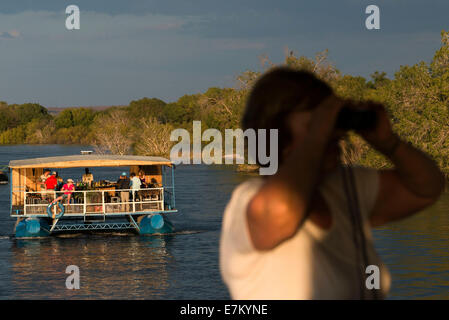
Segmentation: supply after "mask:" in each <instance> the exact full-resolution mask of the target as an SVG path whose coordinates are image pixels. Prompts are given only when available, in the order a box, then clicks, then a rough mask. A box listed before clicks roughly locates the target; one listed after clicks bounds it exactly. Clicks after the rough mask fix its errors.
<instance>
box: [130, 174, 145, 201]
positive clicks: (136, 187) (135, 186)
mask: <svg viewBox="0 0 449 320" xmlns="http://www.w3.org/2000/svg"><path fill="white" fill-rule="evenodd" d="M141 185H142V182H140V179H139V177H137V176H136V174H135V173H134V172H133V173H131V189H132V193H133V199H134V201H136V200H137V198H139V199H140V187H141Z"/></svg>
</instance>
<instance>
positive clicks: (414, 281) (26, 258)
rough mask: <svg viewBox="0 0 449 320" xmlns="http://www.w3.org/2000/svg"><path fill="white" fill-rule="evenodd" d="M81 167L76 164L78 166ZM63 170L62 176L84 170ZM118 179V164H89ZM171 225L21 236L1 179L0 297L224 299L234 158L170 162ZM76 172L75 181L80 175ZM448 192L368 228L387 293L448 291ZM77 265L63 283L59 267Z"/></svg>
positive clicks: (19, 151)
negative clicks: (388, 283)
mask: <svg viewBox="0 0 449 320" xmlns="http://www.w3.org/2000/svg"><path fill="white" fill-rule="evenodd" d="M84 149H86V147H82V146H57V145H50V146H2V147H0V165H4V164H8V162H9V160H11V159H24V158H33V157H44V156H57V155H71V154H79V152H80V150H84ZM76 170H78V171H76ZM76 170H73V169H72V171H70V170H66V171H64V172H60V173H61V175H62V176H63V177H64V178H68V177H71V178H76V177H77V176H79V177H80V176H81V174H82V170H80V169H76ZM92 171H93V172H94V174H95V178H96V179H99V178H109V179H116V178H117V176H118V175H119V174H120V172H121V169H120V168H115V169H111V168H105V169H101V170H100V169H95V170H92ZM175 172H176V174H175V177H176V178H175V183H176V204H177V207H178V209H179V211H180V213H179V214H177V215H176V216H174V217H173V218H172V219H171V220H172V222H173V223H174V225H175V228H176V232H175V233H174V234H172V235H163V236H136V235H129V234H125V233H111V234H90V235H85V234H75V235H72V236H70V237H50V238H48V239H39V240H36V239H34V240H20V239H16V238H14V236H13V226H14V220H13V219H11V218H10V217H9V192H10V190H9V186H0V299H70V298H74V299H108V298H111V299H228V298H229V295H228V293H227V290H226V288H225V286H224V285H223V283H222V281H221V278H220V273H219V269H218V240H219V235H220V227H221V218H222V213H223V209H224V207H225V205H226V203H227V201H228V200H229V198H230V195H231V192H232V190H233V188H234V187H235V186H236V185H238V184H239V183H241V182H242V181H244V180H245V179H246V178H248V175H247V174H242V173H237V172H236V171H235V170H234V169H233V168H232V167H231V166H203V165H196V166H179V167H177V168H176V171H175ZM79 177H78V179H79ZM448 213H449V192H446V193H445V194H444V195H443V196H442V198H441V199H440V201H439V202H438V203H436V204H435V205H434V206H433V207H431V208H429V209H427V210H425V211H423V212H422V213H419V214H417V215H415V216H413V217H412V218H409V219H407V220H404V221H401V222H398V223H395V224H391V225H389V226H387V227H383V228H380V229H376V230H375V231H374V236H375V244H376V248H377V250H378V252H379V254H380V256H381V257H382V258H383V260H384V262H385V263H386V264H387V266H388V267H389V269H390V271H391V273H392V277H393V283H392V290H391V292H390V296H389V298H390V299H449V250H448V248H449V215H448ZM69 265H77V266H78V267H79V269H80V287H81V288H80V289H79V290H68V289H66V287H65V281H66V278H67V277H68V274H66V273H65V271H66V267H67V266H69Z"/></svg>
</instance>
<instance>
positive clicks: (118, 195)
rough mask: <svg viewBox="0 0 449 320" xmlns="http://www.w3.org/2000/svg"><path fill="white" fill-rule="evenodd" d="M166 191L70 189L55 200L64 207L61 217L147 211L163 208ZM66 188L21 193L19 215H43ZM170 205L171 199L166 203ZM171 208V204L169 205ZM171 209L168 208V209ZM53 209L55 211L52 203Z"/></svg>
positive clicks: (151, 189)
mask: <svg viewBox="0 0 449 320" xmlns="http://www.w3.org/2000/svg"><path fill="white" fill-rule="evenodd" d="M164 191H165V192H164ZM167 191H168V190H164V188H163V187H160V188H142V189H139V190H133V189H112V188H111V189H107V188H105V189H97V190H75V191H71V195H70V203H68V197H64V199H61V200H59V203H61V204H63V206H64V216H70V215H71V216H95V215H123V214H129V213H139V212H148V211H164V209H165V205H166V204H167V202H165V201H166V199H164V195H165V194H167ZM64 193H67V191H54V190H45V191H26V192H24V207H23V215H25V216H36V215H47V208H48V206H49V204H50V203H52V202H53V200H55V199H56V198H58V197H60V196H62V195H64ZM169 203H170V204H171V200H170V202H169ZM169 207H171V205H169ZM169 209H171V208H169ZM52 210H54V211H53V212H55V213H56V212H57V208H56V205H55V206H53V208H52Z"/></svg>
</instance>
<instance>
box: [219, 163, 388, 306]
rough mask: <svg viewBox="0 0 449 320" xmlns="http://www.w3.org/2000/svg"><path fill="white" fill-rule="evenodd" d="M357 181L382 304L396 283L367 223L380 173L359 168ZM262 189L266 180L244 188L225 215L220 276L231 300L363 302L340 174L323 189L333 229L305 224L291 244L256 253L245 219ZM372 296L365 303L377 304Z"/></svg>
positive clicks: (238, 190)
mask: <svg viewBox="0 0 449 320" xmlns="http://www.w3.org/2000/svg"><path fill="white" fill-rule="evenodd" d="M354 176H355V180H356V189H357V194H358V198H359V204H360V211H361V214H362V216H363V217H362V220H363V227H364V232H365V237H366V248H367V249H366V251H367V257H368V265H376V266H378V267H379V270H380V289H379V290H376V291H377V298H384V297H385V296H386V294H387V293H388V291H389V289H390V282H391V277H390V274H389V272H388V270H387V268H386V267H385V266H384V264H383V263H382V261H381V260H380V258H379V256H378V255H377V253H376V251H375V249H374V246H373V241H372V234H371V227H370V226H369V221H368V218H369V215H370V213H371V211H372V209H373V206H374V203H375V200H376V197H377V192H378V185H379V182H378V180H379V179H378V174H377V172H376V170H372V169H367V168H354ZM262 184H263V179H262V178H255V179H250V180H248V181H246V182H244V183H242V184H240V185H239V186H238V187H237V188H236V189H235V190H234V192H233V194H232V198H231V200H230V202H229V203H228V205H227V207H226V209H225V213H224V218H223V226H222V233H221V241H220V271H221V274H222V277H223V280H224V282H225V284H226V285H227V286H228V288H229V291H230V294H231V297H232V298H233V299H262V300H263V299H269V300H272V299H359V298H360V281H359V273H358V269H357V268H358V266H357V263H356V261H357V259H356V258H355V256H356V249H355V244H354V242H353V231H352V230H353V229H352V224H351V219H350V215H349V212H348V209H347V203H346V196H345V193H344V191H343V190H344V187H343V182H342V174H341V171H340V170H336V171H335V172H333V173H332V174H330V175H329V176H327V177H326V179H325V180H324V181H323V183H322V184H321V185H320V188H319V189H320V192H321V194H322V196H323V199H325V201H326V203H327V205H328V207H329V210H331V215H332V226H331V227H330V229H329V230H324V229H321V228H320V227H318V226H317V225H315V224H314V223H312V222H311V221H310V220H306V221H305V223H304V224H303V226H302V227H301V228H300V229H299V230H298V232H297V233H296V234H295V235H294V236H293V237H292V238H290V239H288V240H286V241H284V242H282V243H281V244H280V245H278V246H277V247H275V248H274V249H272V250H269V251H259V250H256V249H255V248H254V246H253V244H252V241H251V239H250V235H249V231H248V227H247V219H246V207H247V205H248V203H249V201H250V200H251V199H252V198H253V196H254V195H255V194H256V192H257V191H258V190H259V188H260V187H261V186H262ZM360 255H361V254H360ZM359 261H360V260H359ZM370 274H372V272H371V273H369V274H366V275H364V276H365V278H364V280H365V279H366V277H368V276H370ZM374 290H375V289H374ZM372 291H373V290H365V298H368V299H369V298H372V297H373V295H372V293H373V292H372Z"/></svg>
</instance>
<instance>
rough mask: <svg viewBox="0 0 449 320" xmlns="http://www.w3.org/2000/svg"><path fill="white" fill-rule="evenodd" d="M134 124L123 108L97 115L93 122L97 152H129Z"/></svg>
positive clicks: (132, 139) (123, 153)
mask: <svg viewBox="0 0 449 320" xmlns="http://www.w3.org/2000/svg"><path fill="white" fill-rule="evenodd" d="M134 128H135V127H134V126H132V123H131V120H130V119H129V117H128V113H127V111H126V110H124V109H117V110H114V111H113V112H110V113H108V114H105V115H102V116H99V117H97V118H96V119H95V124H94V131H95V137H94V143H93V144H94V145H95V146H96V149H97V152H99V153H112V154H119V155H125V154H129V153H130V152H131V147H132V144H133V141H134Z"/></svg>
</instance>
